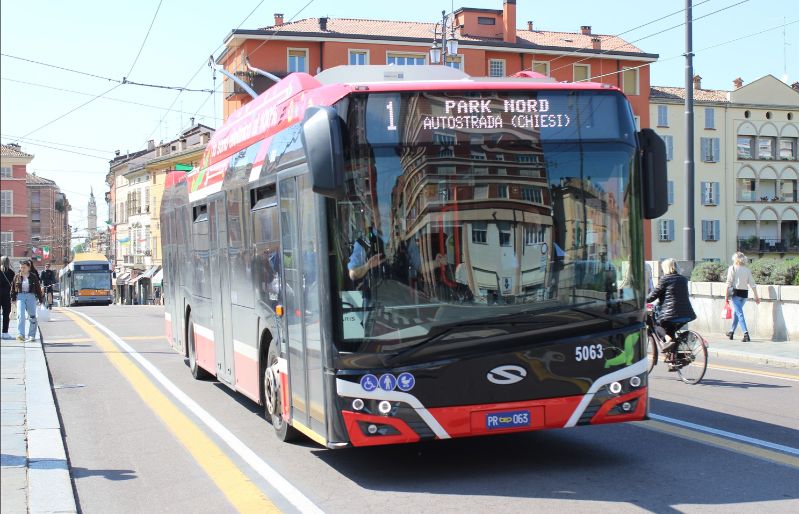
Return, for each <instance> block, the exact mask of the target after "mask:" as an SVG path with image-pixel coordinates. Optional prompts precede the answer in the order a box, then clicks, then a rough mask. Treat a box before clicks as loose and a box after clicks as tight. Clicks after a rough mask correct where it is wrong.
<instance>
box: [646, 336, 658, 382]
mask: <svg viewBox="0 0 799 514" xmlns="http://www.w3.org/2000/svg"><path fill="white" fill-rule="evenodd" d="M646 358H647V361H648V362H647V368H646V372H647V374H649V373H652V370H653V369H654V368H655V365H656V364H657V363H658V345H657V342H656V341H655V336H653V335H652V334H650V333H647V334H646Z"/></svg>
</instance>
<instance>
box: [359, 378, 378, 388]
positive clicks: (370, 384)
mask: <svg viewBox="0 0 799 514" xmlns="http://www.w3.org/2000/svg"><path fill="white" fill-rule="evenodd" d="M361 387H362V388H363V390H364V391H367V392H372V391H374V390H375V389H377V377H376V376H374V375H372V374H368V375H364V376H362V377H361Z"/></svg>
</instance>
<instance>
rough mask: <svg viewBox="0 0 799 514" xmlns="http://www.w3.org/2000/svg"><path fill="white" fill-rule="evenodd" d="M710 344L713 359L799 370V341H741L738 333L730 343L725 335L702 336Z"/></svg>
mask: <svg viewBox="0 0 799 514" xmlns="http://www.w3.org/2000/svg"><path fill="white" fill-rule="evenodd" d="M702 335H703V336H704V337H705V339H706V340H707V343H708V348H707V350H708V353H709V354H710V356H711V357H720V358H725V359H736V360H743V361H748V362H756V363H758V364H768V365H769V366H778V367H781V368H799V341H781V342H775V341H767V340H765V339H752V341H751V342H748V343H744V342H742V341H741V338H742V337H743V334H741V333H740V331H739V332H737V333H736V334H735V338H734V339H733V340H732V341H730V339H729V338H727V336H725V335H724V334H702Z"/></svg>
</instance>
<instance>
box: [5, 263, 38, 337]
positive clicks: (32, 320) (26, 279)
mask: <svg viewBox="0 0 799 514" xmlns="http://www.w3.org/2000/svg"><path fill="white" fill-rule="evenodd" d="M11 299H12V300H13V301H16V302H17V328H18V331H19V335H18V336H17V339H18V340H19V341H34V340H35V339H36V330H37V320H36V302H37V301H38V302H39V303H42V302H44V294H43V293H42V284H41V282H40V281H39V275H38V274H37V273H35V271H34V268H33V263H32V262H31V261H27V260H26V261H22V262H20V264H19V273H17V276H15V277H14V282H13V283H12V285H11ZM26 314H27V318H28V337H27V338H26V337H25V317H26Z"/></svg>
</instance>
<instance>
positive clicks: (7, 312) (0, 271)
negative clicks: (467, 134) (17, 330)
mask: <svg viewBox="0 0 799 514" xmlns="http://www.w3.org/2000/svg"><path fill="white" fill-rule="evenodd" d="M0 275H2V276H0V309H2V311H3V335H2V338H3V339H8V338H9V337H11V336H9V335H8V324H9V323H10V322H11V287H12V285H13V284H14V270H13V269H11V260H10V259H9V258H8V255H3V256H2V258H0Z"/></svg>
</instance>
